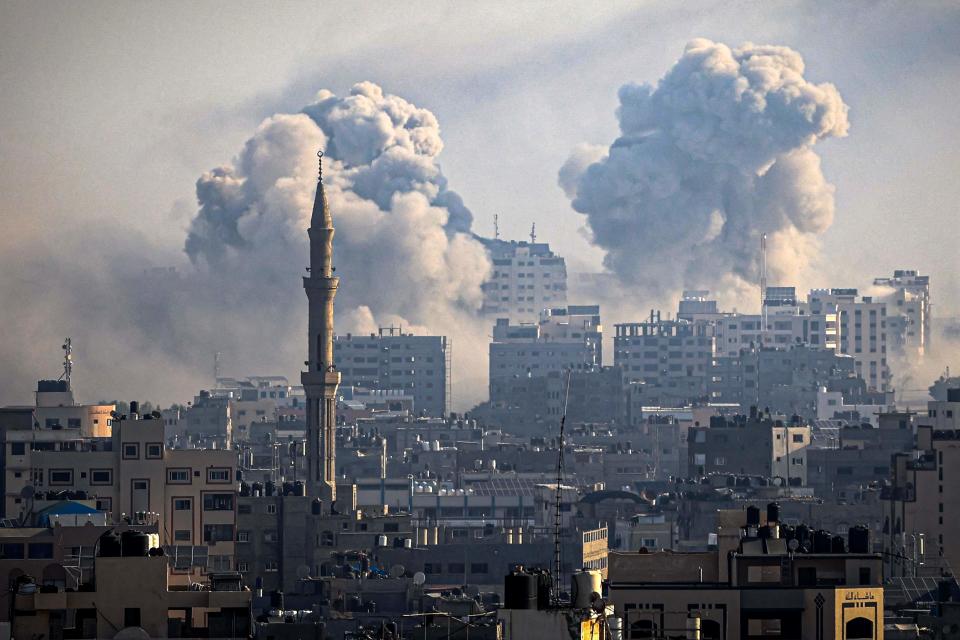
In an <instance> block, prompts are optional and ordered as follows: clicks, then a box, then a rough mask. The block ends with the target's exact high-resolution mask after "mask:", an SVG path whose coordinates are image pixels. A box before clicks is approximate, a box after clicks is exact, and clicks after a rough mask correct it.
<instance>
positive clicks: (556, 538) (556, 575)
mask: <svg viewBox="0 0 960 640" xmlns="http://www.w3.org/2000/svg"><path fill="white" fill-rule="evenodd" d="M531 235H532V234H531ZM571 373H572V372H571V371H570V370H569V369H568V370H567V385H566V389H565V390H564V392H563V415H562V416H561V417H560V439H559V445H560V446H559V449H560V451H559V452H558V453H557V496H556V497H557V499H556V504H555V505H554V506H555V510H554V513H553V598H554V604H557V603H559V600H560V588H561V586H562V584H563V581H562V580H561V578H560V572H561V569H562V568H563V564H562V558H561V554H560V501H561V496H562V495H563V491H562V489H561V487H562V486H563V485H562V483H563V432H564V426H565V425H566V423H567V401H568V400H569V399H570V375H571Z"/></svg>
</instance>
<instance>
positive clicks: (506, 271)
mask: <svg viewBox="0 0 960 640" xmlns="http://www.w3.org/2000/svg"><path fill="white" fill-rule="evenodd" d="M487 250H488V251H489V252H490V259H491V261H492V262H493V271H492V272H491V274H490V279H489V280H488V281H487V282H486V283H484V285H483V307H482V309H481V312H482V313H483V314H484V315H485V316H487V317H491V318H507V319H508V320H509V321H510V322H512V323H521V322H536V321H537V319H538V316H539V314H540V312H541V311H543V310H544V309H547V308H553V307H562V306H564V305H566V304H567V265H566V262H565V261H564V259H563V258H562V257H560V256H558V255H556V254H555V253H553V252H552V251H551V250H550V245H548V244H546V243H544V242H517V241H510V242H508V241H505V240H490V241H488V242H487Z"/></svg>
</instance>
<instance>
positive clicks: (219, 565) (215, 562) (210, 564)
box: [207, 555, 230, 571]
mask: <svg viewBox="0 0 960 640" xmlns="http://www.w3.org/2000/svg"><path fill="white" fill-rule="evenodd" d="M207 570H208V571H230V556H226V555H213V556H209V557H208V558H207Z"/></svg>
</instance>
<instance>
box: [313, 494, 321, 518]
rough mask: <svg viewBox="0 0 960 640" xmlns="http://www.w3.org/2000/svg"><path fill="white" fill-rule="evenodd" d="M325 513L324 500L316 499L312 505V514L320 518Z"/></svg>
mask: <svg viewBox="0 0 960 640" xmlns="http://www.w3.org/2000/svg"><path fill="white" fill-rule="evenodd" d="M321 512H323V500H321V499H320V498H314V499H313V502H311V503H310V513H312V514H313V515H315V516H318V515H320V514H321Z"/></svg>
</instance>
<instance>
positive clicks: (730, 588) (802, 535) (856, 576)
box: [608, 510, 884, 640]
mask: <svg viewBox="0 0 960 640" xmlns="http://www.w3.org/2000/svg"><path fill="white" fill-rule="evenodd" d="M758 512H759V510H756V511H754V512H753V514H754V516H755V517H754V518H751V519H753V520H754V522H752V523H750V522H747V521H746V520H747V518H750V516H749V515H748V514H749V510H748V511H747V512H746V513H745V512H744V511H737V512H730V513H723V512H721V513H722V515H723V516H724V517H723V519H722V524H723V527H722V528H721V529H720V533H719V536H718V539H719V545H718V548H717V549H715V550H711V551H706V552H686V553H675V552H670V551H662V552H656V553H636V552H633V553H619V552H612V553H611V554H610V563H609V564H610V569H609V594H610V595H609V600H608V601H609V602H612V603H613V605H614V608H615V612H616V615H617V616H618V617H620V618H621V619H622V620H623V631H624V637H625V638H661V637H688V638H689V637H702V638H714V639H718V640H722V639H725V638H770V637H777V638H786V639H796V640H799V639H801V638H818V639H821V640H834V639H836V640H854V639H856V640H862V639H870V640H873V639H875V638H882V637H883V602H884V601H883V597H884V592H883V586H882V585H883V574H882V568H883V561H882V556H880V554H873V553H870V552H869V534H866V537H864V534H863V531H864V530H863V529H857V533H856V534H854V533H851V537H850V542H849V548H848V546H847V542H846V541H845V540H844V538H842V537H838V536H833V537H831V536H830V534H828V533H826V532H817V535H816V536H812V535H810V532H809V529H808V527H805V526H801V527H796V529H794V528H793V527H788V526H783V525H781V524H780V523H778V522H776V521H774V522H768V523H766V524H763V525H762V526H761V523H760V520H761V518H760V517H759V514H758ZM731 529H732V532H729V530H731ZM731 533H732V535H731Z"/></svg>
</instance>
